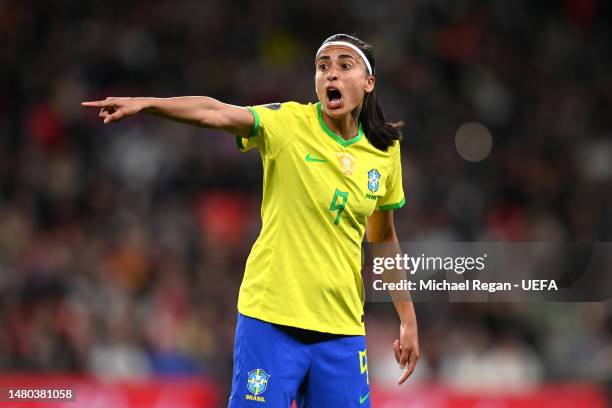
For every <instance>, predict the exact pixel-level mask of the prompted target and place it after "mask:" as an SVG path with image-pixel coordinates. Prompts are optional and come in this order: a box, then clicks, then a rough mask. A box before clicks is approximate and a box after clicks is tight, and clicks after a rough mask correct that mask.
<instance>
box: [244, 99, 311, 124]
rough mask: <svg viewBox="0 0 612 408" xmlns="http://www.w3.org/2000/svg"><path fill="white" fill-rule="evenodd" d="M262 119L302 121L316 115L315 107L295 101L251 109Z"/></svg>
mask: <svg viewBox="0 0 612 408" xmlns="http://www.w3.org/2000/svg"><path fill="white" fill-rule="evenodd" d="M250 109H251V110H253V111H255V113H256V114H258V115H259V116H260V117H265V118H266V119H270V120H301V119H306V118H308V116H309V115H311V114H312V112H314V113H316V107H315V105H313V104H311V103H308V104H303V103H299V102H294V101H287V102H274V103H267V104H262V105H255V106H252V107H250Z"/></svg>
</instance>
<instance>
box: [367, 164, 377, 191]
mask: <svg viewBox="0 0 612 408" xmlns="http://www.w3.org/2000/svg"><path fill="white" fill-rule="evenodd" d="M379 181H380V173H379V172H378V170H377V169H372V170H370V171H368V189H369V190H370V191H371V192H372V193H375V192H377V191H378V182H379Z"/></svg>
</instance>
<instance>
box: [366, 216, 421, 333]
mask: <svg viewBox="0 0 612 408" xmlns="http://www.w3.org/2000/svg"><path fill="white" fill-rule="evenodd" d="M366 237H367V240H368V242H371V243H384V245H383V246H382V248H381V249H382V251H383V252H385V255H386V256H395V255H396V254H399V253H400V247H399V242H398V240H397V234H396V233H395V224H394V222H393V211H374V212H373V213H372V215H371V216H370V217H369V218H368V223H367V227H366ZM388 272H391V273H385V274H383V278H387V279H388V280H389V281H399V280H400V279H401V278H403V277H404V271H388ZM387 279H385V280H387ZM391 298H392V300H393V304H394V305H395V309H396V310H397V314H398V316H399V318H400V321H401V322H402V323H404V322H412V321H415V320H416V316H415V313H414V305H413V304H412V301H411V300H408V299H410V293H409V292H408V291H406V293H400V294H397V293H395V292H392V293H391Z"/></svg>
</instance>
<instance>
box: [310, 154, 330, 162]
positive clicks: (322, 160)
mask: <svg viewBox="0 0 612 408" xmlns="http://www.w3.org/2000/svg"><path fill="white" fill-rule="evenodd" d="M306 161H307V162H311V163H327V160H325V159H318V158H316V157H312V156H311V155H310V153H308V154H307V155H306Z"/></svg>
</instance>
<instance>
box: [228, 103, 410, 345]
mask: <svg viewBox="0 0 612 408" xmlns="http://www.w3.org/2000/svg"><path fill="white" fill-rule="evenodd" d="M248 109H249V110H250V111H251V112H252V113H253V116H254V119H255V123H254V126H253V129H252V131H251V134H250V135H249V137H248V138H242V137H239V136H237V137H236V142H237V144H238V147H239V148H240V150H242V151H247V150H249V149H251V148H253V147H257V148H258V149H259V152H260V154H261V158H262V161H263V199H262V206H261V218H262V229H261V232H260V235H259V238H258V239H257V241H256V242H255V244H254V245H253V248H252V250H251V253H250V255H249V257H248V260H247V263H246V270H245V274H244V278H243V281H242V285H241V287H240V294H239V297H238V311H239V312H240V313H242V314H244V315H246V316H250V317H254V318H257V319H260V320H264V321H267V322H270V323H276V324H281V325H286V326H292V327H298V328H302V329H307V330H315V331H319V332H325V333H334V334H347V335H364V334H365V328H364V318H363V305H364V289H363V282H362V279H361V266H362V265H361V244H362V241H363V236H364V233H365V228H366V221H367V219H368V217H369V216H370V215H371V214H372V212H373V211H374V210H375V209H376V210H393V209H396V208H400V207H401V206H402V205H403V204H404V202H405V200H404V191H403V188H402V167H401V161H400V147H399V142H396V143H395V144H394V145H393V146H391V147H390V148H389V149H388V150H387V151H381V150H378V149H377V148H375V147H374V146H372V145H371V144H370V142H369V141H368V139H367V138H366V137H364V134H363V130H362V128H361V126H359V131H358V134H357V135H356V136H355V137H353V138H351V139H349V140H345V139H343V138H342V137H340V136H339V135H337V134H335V133H334V132H332V131H331V130H330V129H329V128H328V126H327V125H326V123H325V122H324V120H323V116H322V112H321V105H320V103H315V104H312V103H309V104H307V105H304V104H300V103H296V102H286V103H276V104H269V105H261V106H255V107H249V108H248Z"/></svg>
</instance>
